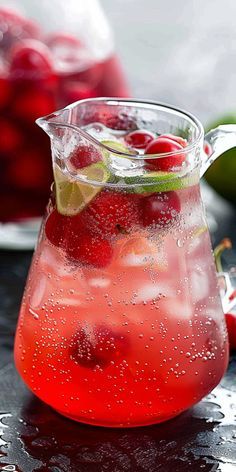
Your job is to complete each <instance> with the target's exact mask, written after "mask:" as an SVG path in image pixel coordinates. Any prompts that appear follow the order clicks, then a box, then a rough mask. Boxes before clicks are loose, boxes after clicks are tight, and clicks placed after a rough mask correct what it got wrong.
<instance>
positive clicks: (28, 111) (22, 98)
mask: <svg viewBox="0 0 236 472" xmlns="http://www.w3.org/2000/svg"><path fill="white" fill-rule="evenodd" d="M55 108H56V106H55V100H54V97H53V94H52V93H51V92H50V91H47V90H43V89H42V90H40V89H37V88H31V89H30V88H29V89H28V90H25V91H22V93H21V94H19V95H18V97H16V99H15V101H14V103H13V105H12V112H13V114H14V115H15V116H16V117H18V118H20V119H21V120H24V121H26V122H30V123H32V122H34V121H35V119H36V118H39V117H40V116H44V115H48V114H49V113H52V112H53V111H54V110H55Z"/></svg>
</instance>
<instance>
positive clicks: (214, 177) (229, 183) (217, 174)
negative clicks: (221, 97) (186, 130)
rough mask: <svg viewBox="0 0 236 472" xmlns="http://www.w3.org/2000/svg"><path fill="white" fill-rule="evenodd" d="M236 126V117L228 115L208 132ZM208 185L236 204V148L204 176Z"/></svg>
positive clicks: (214, 124)
mask: <svg viewBox="0 0 236 472" xmlns="http://www.w3.org/2000/svg"><path fill="white" fill-rule="evenodd" d="M227 124H236V115H235V114H233V113H232V114H228V115H225V116H223V117H222V118H220V119H218V120H217V121H215V122H214V123H211V124H210V126H208V127H207V130H211V129H214V128H216V127H217V126H219V125H227ZM204 178H205V179H206V181H207V182H208V184H209V185H210V186H211V187H212V188H213V189H214V190H215V191H216V192H217V193H219V195H221V196H222V197H224V198H226V199H227V200H229V201H230V202H232V203H234V204H236V185H235V179H236V148H233V149H230V150H229V151H226V152H224V154H222V156H220V157H218V159H216V161H215V162H213V164H211V166H210V167H209V169H208V170H207V172H206V173H205V175H204Z"/></svg>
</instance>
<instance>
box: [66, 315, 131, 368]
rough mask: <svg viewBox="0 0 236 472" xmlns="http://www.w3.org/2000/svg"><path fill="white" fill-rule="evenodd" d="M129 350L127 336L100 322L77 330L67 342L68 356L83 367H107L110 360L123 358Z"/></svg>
mask: <svg viewBox="0 0 236 472" xmlns="http://www.w3.org/2000/svg"><path fill="white" fill-rule="evenodd" d="M128 351H129V343H128V340H127V338H126V337H125V336H124V335H122V334H121V333H120V332H117V331H114V330H113V329H111V328H110V327H108V326H106V325H104V324H101V325H99V326H96V327H94V328H92V327H90V326H89V325H88V326H85V327H83V328H81V329H80V330H78V331H77V332H76V334H75V335H74V336H73V337H72V339H71V340H70V344H69V355H70V358H71V359H72V360H73V361H75V362H76V364H79V365H81V366H83V367H87V368H90V369H92V368H94V367H96V366H99V367H107V366H108V365H109V364H110V362H111V361H117V360H121V359H124V357H125V356H126V355H127V353H128Z"/></svg>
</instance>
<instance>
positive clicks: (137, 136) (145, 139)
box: [124, 129, 155, 149]
mask: <svg viewBox="0 0 236 472" xmlns="http://www.w3.org/2000/svg"><path fill="white" fill-rule="evenodd" d="M154 138H155V135H154V134H153V133H151V132H150V131H146V130H141V129H140V130H137V131H132V132H131V133H129V134H127V135H126V136H125V138H124V139H125V142H126V143H127V144H128V145H129V146H131V147H133V148H136V149H145V148H146V147H147V145H148V144H150V143H151V141H153V140H154Z"/></svg>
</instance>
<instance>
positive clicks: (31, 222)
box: [0, 218, 42, 251]
mask: <svg viewBox="0 0 236 472" xmlns="http://www.w3.org/2000/svg"><path fill="white" fill-rule="evenodd" d="M41 221H42V219H41V218H32V219H28V220H25V221H21V222H17V223H0V249H10V250H17V251H25V250H30V249H31V250H32V249H34V247H35V244H36V242H37V237H38V232H39V229H40V225H41Z"/></svg>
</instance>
